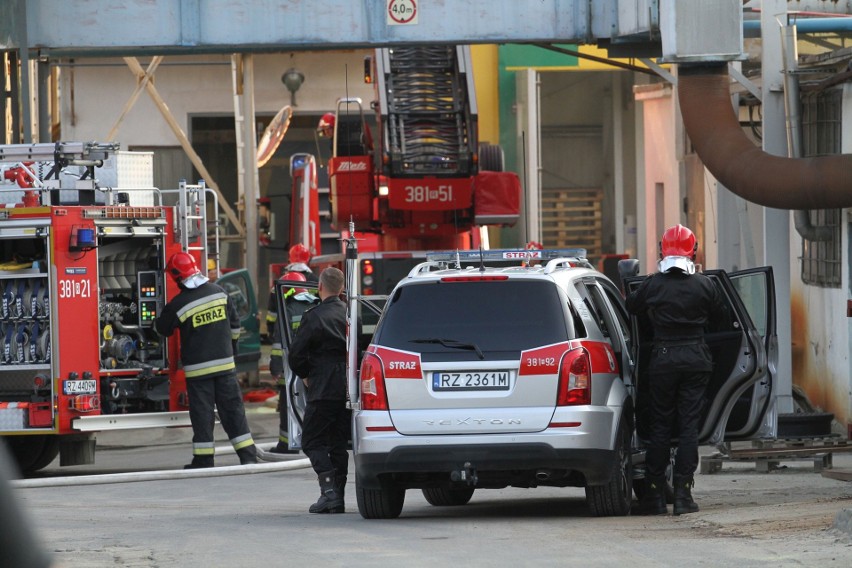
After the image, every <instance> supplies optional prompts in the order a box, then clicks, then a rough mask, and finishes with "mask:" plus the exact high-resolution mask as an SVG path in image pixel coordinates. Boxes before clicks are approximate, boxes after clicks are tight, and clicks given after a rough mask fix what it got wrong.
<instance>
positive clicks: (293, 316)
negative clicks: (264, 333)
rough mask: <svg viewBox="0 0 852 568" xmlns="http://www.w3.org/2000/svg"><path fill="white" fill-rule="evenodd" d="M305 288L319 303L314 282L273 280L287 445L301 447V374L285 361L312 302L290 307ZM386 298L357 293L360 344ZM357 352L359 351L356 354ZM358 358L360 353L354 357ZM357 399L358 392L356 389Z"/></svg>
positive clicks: (366, 341)
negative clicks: (282, 378)
mask: <svg viewBox="0 0 852 568" xmlns="http://www.w3.org/2000/svg"><path fill="white" fill-rule="evenodd" d="M302 291H304V292H307V293H309V294H310V295H312V296H314V297H315V300H313V302H315V303H319V295H318V290H317V284H316V283H313V282H302V281H300V280H277V281H276V282H275V292H276V293H275V300H276V302H277V303H278V314H279V316H278V320H277V322H276V325H277V326H278V333H279V337H281V346H282V350H283V352H284V355H283V357H284V361H283V362H284V369H283V376H284V380H285V382H286V385H287V392H286V398H285V400H286V404H287V434H288V440H289V446H288V447H289V449H291V450H301V449H302V422H303V420H304V416H305V390H304V386H303V385H302V381H301V377H299V376H297V375H296V374H295V373H293V371H291V370H290V365H289V364H288V363H287V354H288V353H289V352H290V345H291V344H292V343H293V338H294V337H295V334H296V333H298V329H299V325H300V323H301V316H302V313H304V308H309V307H311V306H312V305H315V304H312V303H310V302H308V304H307V305H304V304H303V305H301V306H300V308H302V309H293V307H294V306H295V305H294V304H293V302H294V301H297V300H305V299H306V298H305V297H303V296H299V295H298V294H297V293H298V292H302ZM386 301H387V296H360V297H359V304H360V319H361V320H362V325H359V326H358V328H359V330H360V331H361V335H360V336H359V338H358V344H359V345H364V346H365V345H367V344H369V342H370V338H371V337H372V333H373V331H374V330H375V327H376V325H375V323H376V322H377V321H378V319H379V317H380V316H381V312H382V309H383V308H384V304H385V302H386ZM359 355H360V354H359ZM357 360H358V361H359V362H360V360H361V358H360V356H359V357H358V359H357ZM356 399H357V393H356Z"/></svg>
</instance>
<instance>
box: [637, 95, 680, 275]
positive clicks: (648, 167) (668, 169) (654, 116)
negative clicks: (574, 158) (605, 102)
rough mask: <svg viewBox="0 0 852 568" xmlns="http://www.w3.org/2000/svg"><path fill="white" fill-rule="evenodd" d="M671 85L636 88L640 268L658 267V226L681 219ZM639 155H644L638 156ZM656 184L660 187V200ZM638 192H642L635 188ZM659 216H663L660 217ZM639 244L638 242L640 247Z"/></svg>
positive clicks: (648, 269) (643, 271)
mask: <svg viewBox="0 0 852 568" xmlns="http://www.w3.org/2000/svg"><path fill="white" fill-rule="evenodd" d="M672 95H673V93H672V88H671V85H669V84H668V83H660V84H655V85H646V86H643V87H641V88H640V87H637V88H636V94H635V96H636V100H637V101H639V102H641V103H642V110H641V112H642V114H643V132H642V133H641V134H640V135H641V136H642V148H643V151H644V166H645V176H644V199H640V200H639V201H640V202H639V203H637V216H638V225H637V231H638V232H639V233H640V239H639V242H640V243H643V242H644V247H642V249H641V250H639V255H638V257H639V265H640V271H641V272H642V273H643V274H647V273H651V272H655V271H656V269H657V258H658V251H657V247H658V245H657V243H659V241H660V235H661V231H660V227H668V226H671V225H675V224H677V223H680V222H681V221H682V220H681V215H680V194H681V191H680V177H679V172H678V160H677V153H676V146H675V143H676V135H675V125H676V122H675V109H674V99H673V96H672ZM638 159H643V158H642V157H638ZM657 187H662V188H663V195H662V202H660V201H659V199H658V196H657ZM637 194H639V195H641V192H637ZM660 216H661V217H662V218H660ZM641 246H642V245H641V244H640V247H641Z"/></svg>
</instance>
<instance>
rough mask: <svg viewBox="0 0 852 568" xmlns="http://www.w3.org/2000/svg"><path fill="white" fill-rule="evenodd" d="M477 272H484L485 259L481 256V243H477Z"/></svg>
mask: <svg viewBox="0 0 852 568" xmlns="http://www.w3.org/2000/svg"><path fill="white" fill-rule="evenodd" d="M479 271H480V272H485V259H484V258H483V256H482V243H479Z"/></svg>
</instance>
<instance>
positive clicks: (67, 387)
mask: <svg viewBox="0 0 852 568" xmlns="http://www.w3.org/2000/svg"><path fill="white" fill-rule="evenodd" d="M62 385H63V386H62V389H63V391H64V392H65V394H95V393H96V392H98V383H97V381H95V380H85V381H65V382H64V383H62Z"/></svg>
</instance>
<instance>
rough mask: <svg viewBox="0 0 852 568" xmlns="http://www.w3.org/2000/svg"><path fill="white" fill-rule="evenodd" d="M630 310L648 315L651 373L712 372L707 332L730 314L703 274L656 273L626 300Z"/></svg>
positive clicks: (673, 271)
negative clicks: (707, 328) (705, 332)
mask: <svg viewBox="0 0 852 568" xmlns="http://www.w3.org/2000/svg"><path fill="white" fill-rule="evenodd" d="M627 309H628V310H629V311H630V312H632V313H634V314H640V313H642V312H647V315H648V318H649V319H650V320H651V325H652V326H653V328H654V344H653V347H652V350H651V360H650V362H649V372H651V373H668V372H673V371H695V372H708V371H712V370H713V359H712V357H711V355H710V349H709V348H708V347H707V344H706V343H704V330H705V328H706V327H707V326H708V325H709V324H710V322H711V321H713V322H716V321H720V320H721V317H722V314H724V313H725V312H726V311H727V308H726V306H725V305H724V303H723V302H722V298H721V296H720V295H719V290H718V289H717V288H716V286H715V285H714V284H713V281H712V280H710V278H708V277H707V276H704V275H703V274H691V275H689V274H686V273H684V272H681V271H680V270H670V271H669V272H657V273H656V274H653V275H651V276H649V277H647V278H646V279H645V280H644V281H643V282H642V284H641V285H640V286H639V288H637V289H636V290H635V291H633V292H631V293H630V294H629V295H628V296H627Z"/></svg>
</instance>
